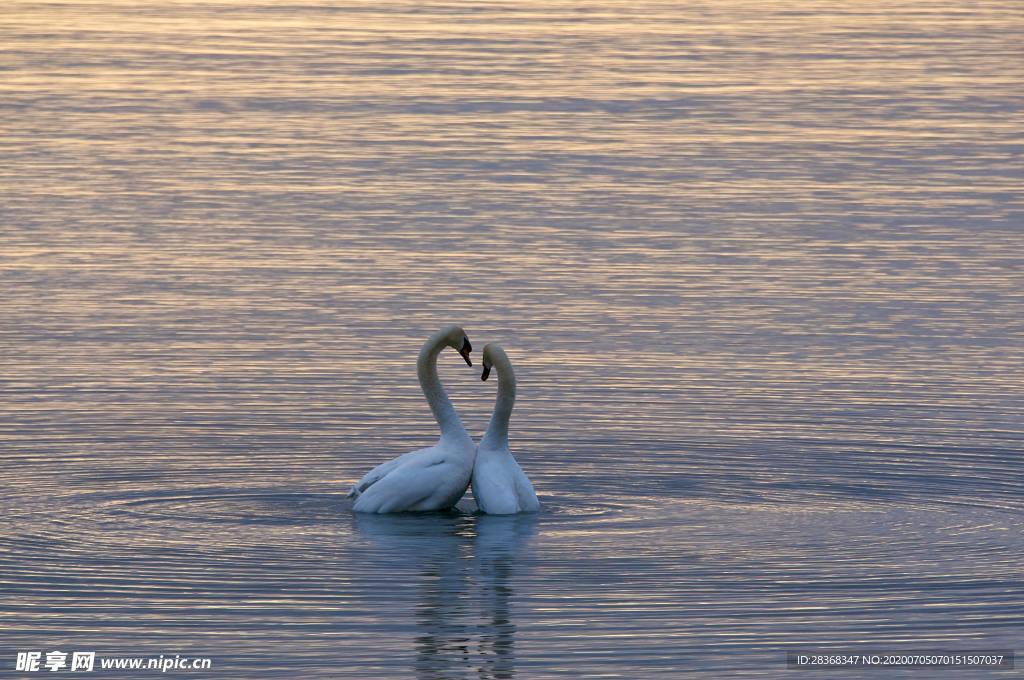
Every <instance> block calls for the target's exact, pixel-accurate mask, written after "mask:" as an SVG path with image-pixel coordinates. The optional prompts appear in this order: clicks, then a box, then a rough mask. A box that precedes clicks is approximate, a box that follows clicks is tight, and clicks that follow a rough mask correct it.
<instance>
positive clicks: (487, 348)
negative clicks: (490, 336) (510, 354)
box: [480, 342, 506, 380]
mask: <svg viewBox="0 0 1024 680" xmlns="http://www.w3.org/2000/svg"><path fill="white" fill-rule="evenodd" d="M503 356H506V355H505V350H503V349H502V348H501V345H497V344H495V343H493V342H490V343H488V344H486V345H484V358H483V364H484V371H483V373H481V374H480V379H481V380H487V377H488V376H489V375H490V374H491V369H492V368H493V367H494V361H495V359H497V358H498V357H503Z"/></svg>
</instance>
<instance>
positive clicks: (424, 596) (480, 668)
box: [353, 512, 537, 680]
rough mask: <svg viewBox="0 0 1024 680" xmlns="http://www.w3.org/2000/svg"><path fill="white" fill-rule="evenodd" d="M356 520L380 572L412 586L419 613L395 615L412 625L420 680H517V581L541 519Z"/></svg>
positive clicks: (411, 516) (386, 517)
mask: <svg viewBox="0 0 1024 680" xmlns="http://www.w3.org/2000/svg"><path fill="white" fill-rule="evenodd" d="M353 521H354V524H355V528H356V530H357V531H358V532H359V534H361V535H362V536H364V537H365V538H367V539H369V540H370V541H371V543H372V544H373V546H374V547H375V548H377V549H383V551H384V552H383V554H382V553H380V552H376V551H375V553H374V557H375V558H380V561H384V560H386V561H387V563H388V564H386V565H383V564H380V563H379V562H378V565H377V569H378V570H379V569H382V568H388V569H392V570H393V572H394V574H395V578H396V579H401V578H406V579H410V580H414V581H415V585H416V598H417V602H416V604H415V606H414V607H410V609H409V611H407V612H403V611H397V612H396V613H395V614H394V615H395V616H398V617H402V616H411V617H412V618H413V619H414V620H415V634H414V647H415V653H416V656H415V660H414V662H413V663H414V670H415V674H416V676H417V677H418V678H422V679H425V680H426V679H437V678H451V677H468V676H470V675H472V676H475V677H481V678H512V677H514V675H515V632H516V626H515V623H514V620H513V614H514V607H513V597H514V589H513V586H512V581H513V577H515V576H517V575H519V576H521V575H522V573H524V571H525V569H526V568H527V560H526V559H524V558H525V557H526V555H527V552H528V546H529V542H530V539H531V538H532V537H533V536H534V535H535V534H536V527H537V516H536V515H513V516H504V517H502V516H488V515H468V514H462V513H458V512H450V513H429V514H398V515H366V514H362V513H356V514H354V515H353ZM410 571H411V572H412V573H413V574H414V576H410V575H409V572H410ZM517 572H519V573H518V574H517ZM399 593H400V591H399V590H398V589H396V595H399ZM399 596H400V595H399ZM395 605H396V608H397V607H399V606H401V603H400V602H396V603H395ZM392 611H395V610H392Z"/></svg>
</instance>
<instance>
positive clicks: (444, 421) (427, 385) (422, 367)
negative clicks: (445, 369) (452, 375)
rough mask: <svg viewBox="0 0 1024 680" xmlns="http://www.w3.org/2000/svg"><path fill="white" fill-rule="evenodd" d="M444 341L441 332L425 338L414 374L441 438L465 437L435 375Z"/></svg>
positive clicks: (443, 335) (453, 409) (464, 430)
mask: <svg viewBox="0 0 1024 680" xmlns="http://www.w3.org/2000/svg"><path fill="white" fill-rule="evenodd" d="M445 344H446V339H445V334H444V333H443V332H440V331H439V332H437V333H435V334H434V335H432V336H430V337H429V338H427V341H426V342H425V343H423V347H422V348H421V349H420V355H419V357H418V358H417V360H416V373H417V374H418V376H419V379H420V388H421V389H422V390H423V396H424V397H426V398H427V403H428V404H430V410H431V411H432V412H433V414H434V420H436V421H437V424H438V426H440V428H441V437H442V438H444V437H448V436H458V435H465V432H466V428H465V427H463V425H462V421H461V420H460V419H459V414H458V413H457V412H456V411H455V407H454V406H453V405H452V402H451V399H449V398H448V393H447V392H445V390H444V385H442V384H441V378H440V377H438V375H437V357H438V355H439V354H441V350H443V349H444V348H445Z"/></svg>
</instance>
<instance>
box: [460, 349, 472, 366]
mask: <svg viewBox="0 0 1024 680" xmlns="http://www.w3.org/2000/svg"><path fill="white" fill-rule="evenodd" d="M462 358H463V359H465V360H466V365H467V366H472V365H473V360H472V359H470V358H469V352H466V353H465V354H463V355H462Z"/></svg>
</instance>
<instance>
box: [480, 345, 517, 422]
mask: <svg viewBox="0 0 1024 680" xmlns="http://www.w3.org/2000/svg"><path fill="white" fill-rule="evenodd" d="M494 368H495V369H497V371H498V398H497V399H496V400H495V402H494V413H492V414H491V422H490V423H488V424H487V432H486V434H484V439H489V440H491V441H494V442H507V441H508V421H509V418H510V417H511V416H512V407H513V406H515V403H516V374H515V372H513V370H512V362H511V361H509V360H508V357H507V356H505V355H504V354H499V355H498V356H496V357H495V358H494Z"/></svg>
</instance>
